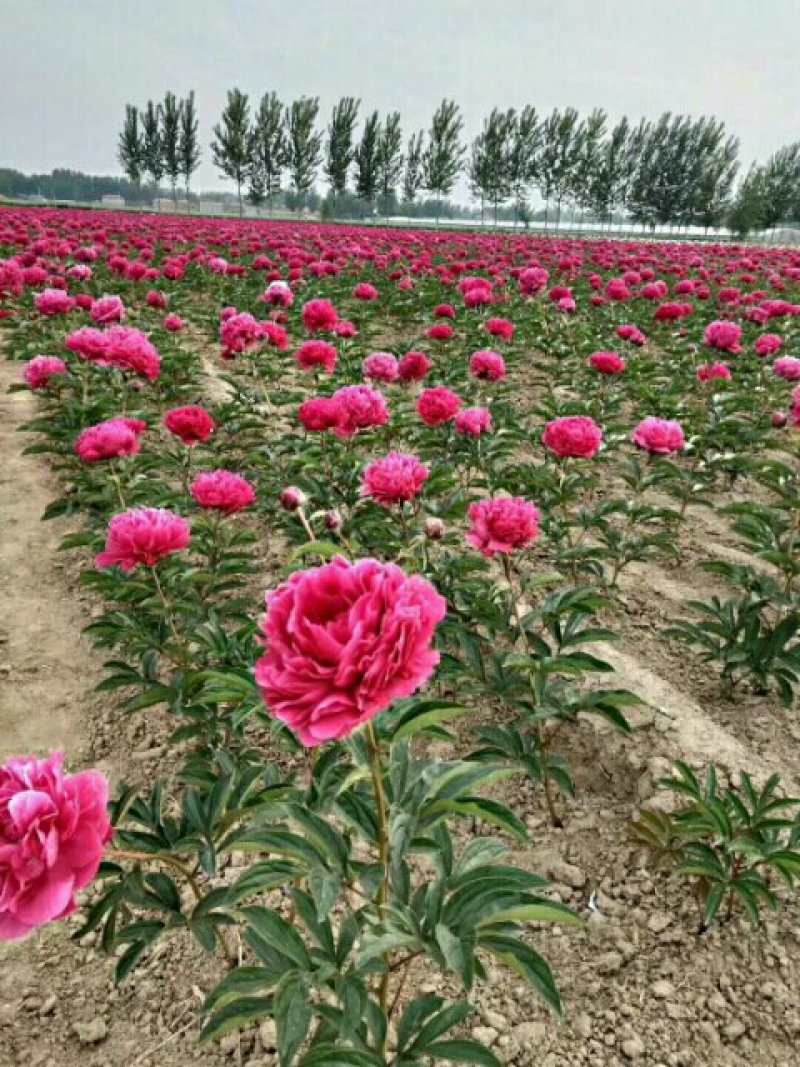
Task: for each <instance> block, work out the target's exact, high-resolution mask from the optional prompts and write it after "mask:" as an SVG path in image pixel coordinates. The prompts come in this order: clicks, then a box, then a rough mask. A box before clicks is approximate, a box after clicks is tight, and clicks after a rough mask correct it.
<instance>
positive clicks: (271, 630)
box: [256, 558, 447, 747]
mask: <svg viewBox="0 0 800 1067" xmlns="http://www.w3.org/2000/svg"><path fill="white" fill-rule="evenodd" d="M446 610H447V605H446V602H445V600H444V598H443V597H441V596H440V595H439V594H438V593H437V592H436V590H435V589H434V587H433V586H432V585H431V584H430V583H429V582H427V581H425V579H423V578H420V577H418V576H412V577H409V576H408V575H406V574H404V573H403V571H401V570H400V568H399V567H397V566H395V565H394V564H393V563H380V562H378V560H374V559H362V560H359V561H358V562H357V563H352V564H351V563H348V562H347V561H346V560H344V559H341V558H337V559H334V560H333V561H332V562H331V563H328V564H325V566H323V567H319V568H317V569H316V570H309V571H301V572H298V573H296V574H293V575H292V576H291V578H290V579H289V581H288V582H286V583H285V584H284V585H281V586H279V588H278V589H276V590H275V591H274V592H272V593H269V594H268V595H267V614H266V617H265V619H264V621H263V623H262V626H261V631H262V634H263V638H262V639H261V640H262V643H263V644H264V645H265V647H266V652H265V654H264V655H263V656H262V657H261V658H260V659H259V660H258V662H257V663H256V682H257V683H258V685H259V687H260V689H261V693H262V696H263V697H264V702H265V703H266V705H267V707H268V709H269V711H270V712H271V713H272V714H273V715H274V716H275V717H276V718H277V719H280V720H281V722H284V723H286V725H287V726H288V727H289V729H290V730H292V731H293V733H295V734H296V735H297V736H298V738H299V739H300V741H301V742H302V744H304V745H306V746H307V747H311V746H314V745H320V744H323V743H324V742H325V741H332V740H340V739H341V738H344V737H348V736H349V735H350V734H351V733H352V732H353V731H354V730H355V729H357V727H359V726H361V725H362V724H363V723H365V722H367V721H368V720H370V719H372V718H374V717H375V715H377V714H378V713H379V712H381V711H383V710H384V709H386V708H388V707H389V706H390V705H391V704H392V703H393V702H394V701H395V700H398V699H400V698H401V697H407V696H410V695H411V694H412V693H414V692H415V691H416V690H417V689H419V687H420V686H421V685H423V684H424V683H425V682H426V681H427V680H428V678H430V676H431V674H432V673H433V671H434V669H435V667H436V664H437V663H438V662H439V654H438V653H437V652H435V651H434V650H433V649H432V647H431V645H432V641H433V635H434V632H435V630H436V627H437V625H438V624H439V623H440V622H441V621H442V619H443V618H444V616H445V612H446Z"/></svg>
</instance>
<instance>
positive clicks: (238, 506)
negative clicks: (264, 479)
mask: <svg viewBox="0 0 800 1067" xmlns="http://www.w3.org/2000/svg"><path fill="white" fill-rule="evenodd" d="M189 491H190V492H191V494H192V496H193V497H194V498H195V500H196V501H197V503H198V504H199V505H200V507H201V508H208V509H212V510H214V511H221V512H223V513H224V514H225V515H235V514H236V512H237V511H244V509H245V508H248V507H250V505H251V504H252V503H254V502H255V499H256V494H255V490H254V489H253V487H252V485H251V484H250V482H248V480H247V479H246V478H242V477H241V475H239V474H233V473H232V472H231V471H225V470H217V471H204V472H203V473H202V474H198V475H197V477H196V478H195V479H194V481H193V482H192V484H191V485H190V486H189Z"/></svg>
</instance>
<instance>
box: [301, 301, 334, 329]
mask: <svg viewBox="0 0 800 1067" xmlns="http://www.w3.org/2000/svg"><path fill="white" fill-rule="evenodd" d="M300 314H301V318H302V319H303V325H304V326H305V328H306V329H307V330H308V332H309V333H327V332H329V331H330V330H332V329H333V328H334V326H335V325H336V323H337V322H338V321H339V312H338V311H337V310H336V308H335V307H334V306H333V304H332V303H331V302H330V300H309V301H308V303H307V304H304V305H303V310H302V312H301V313H300Z"/></svg>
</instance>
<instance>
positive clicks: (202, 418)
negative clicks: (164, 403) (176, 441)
mask: <svg viewBox="0 0 800 1067" xmlns="http://www.w3.org/2000/svg"><path fill="white" fill-rule="evenodd" d="M164 425H165V426H166V428H167V429H168V430H169V432H170V433H174V434H175V436H176V437H179V438H180V439H181V441H183V443H184V444H185V445H187V446H188V447H189V448H193V447H194V446H195V445H199V444H201V443H205V442H206V441H208V439H209V438H210V437H211V435H212V433H213V432H214V430H216V428H217V424H216V423H215V422H214V420H213V419H212V417H211V416H210V415H209V413H208V412H207V411H206V409H205V408H201V407H198V406H196V405H195V406H193V405H189V406H188V407H183V408H172V410H171V411H168V412H167V413H166V415H165V416H164Z"/></svg>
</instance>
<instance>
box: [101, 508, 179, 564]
mask: <svg viewBox="0 0 800 1067" xmlns="http://www.w3.org/2000/svg"><path fill="white" fill-rule="evenodd" d="M189 540H190V529H189V523H188V522H187V521H186V519H182V518H181V517H180V515H175V514H174V513H173V512H171V511H167V510H166V508H132V509H131V510H130V511H123V512H122V514H121V515H115V516H114V518H113V519H112V520H111V522H110V523H109V524H108V533H107V535H106V547H105V551H103V552H101V553H100V554H99V555H98V556H97V557H96V559H95V563H96V564H97V566H98V567H100V568H106V567H117V566H119V567H121V568H122V570H124V571H132V570H134V568H136V567H138V566H139V565H140V564H141V565H143V566H145V567H154V566H155V565H156V563H158V561H159V560H161V559H164V558H165V557H166V556H171V555H172V554H173V553H175V552H182V551H183V550H184V549H185V548H188V547H189Z"/></svg>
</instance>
